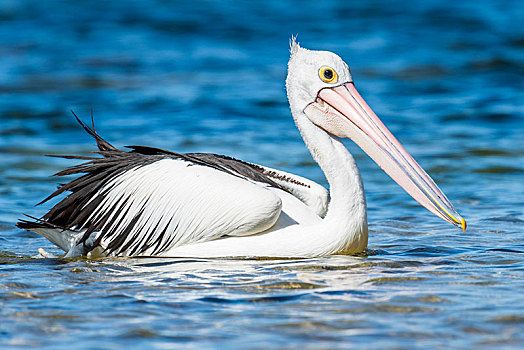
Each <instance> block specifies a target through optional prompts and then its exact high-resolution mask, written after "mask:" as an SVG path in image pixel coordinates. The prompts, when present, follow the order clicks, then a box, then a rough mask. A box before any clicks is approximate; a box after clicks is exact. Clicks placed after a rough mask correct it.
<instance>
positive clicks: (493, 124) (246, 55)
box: [0, 0, 524, 349]
mask: <svg viewBox="0 0 524 350" xmlns="http://www.w3.org/2000/svg"><path fill="white" fill-rule="evenodd" d="M523 20H524V6H523V5H522V2H521V1H505V2H499V1H495V0H493V1H470V2H460V1H437V0H435V1H431V0H426V1H419V2H416V1H408V2H406V1H361V2H355V1H353V2H336V1H323V2H302V1H300V2H299V1H286V2H284V1H265V2H260V3H253V2H248V1H245V2H229V1H222V2H165V1H134V2H128V1H112V2H97V3H96V5H94V4H92V3H85V2H83V1H67V2H65V1H46V2H41V1H14V0H13V1H8V0H4V1H2V2H1V3H0V123H1V125H0V134H1V136H0V154H1V162H0V308H1V321H0V346H1V347H2V348H28V347H41V348H48V349H62V348H70V347H71V345H72V344H74V347H75V348H86V349H88V348H97V349H104V348H120V347H123V346H132V347H135V348H146V347H147V348H165V347H193V348H202V347H220V348H224V347H226V348H227V347H231V348H245V347H255V348H264V347H266V348H267V347H271V348H274V347H283V348H286V347H287V348H299V347H304V348H345V349H346V348H351V347H357V346H358V347H360V348H369V349H375V348H397V349H399V348H435V347H437V348H449V347H451V348H464V349H466V348H472V347H476V348H477V347H479V348H486V349H488V348H495V347H496V348H497V349H499V348H520V347H522V346H524V336H523V332H522V329H523V324H524V300H523V298H522V291H523V290H524V289H523V287H524V244H523V235H524V233H523V227H524V225H523V220H524V216H523V213H522V209H523V198H524V181H523V180H524V166H523V164H524V138H523V137H522V134H523V131H524V123H523V119H524V118H523V117H524V26H522V24H521V23H522V21H523ZM296 33H299V40H300V41H301V43H302V44H303V45H304V46H305V47H309V48H315V49H328V50H333V51H336V52H337V53H339V54H340V55H341V56H342V57H343V58H345V59H346V60H347V61H349V63H350V66H351V68H352V71H353V76H354V79H355V81H356V84H357V86H358V88H359V90H360V92H361V94H362V95H363V96H364V97H365V98H366V100H367V101H368V103H369V104H370V105H371V106H372V107H373V109H374V110H375V111H376V112H377V114H378V115H379V116H381V118H382V119H383V120H384V122H385V123H386V124H387V125H388V126H389V128H390V129H391V130H392V131H393V133H394V134H396V136H397V137H398V138H399V139H400V141H401V142H402V143H403V144H404V145H405V147H406V148H407V149H408V150H409V151H410V152H411V153H412V154H413V155H414V156H415V158H416V159H417V160H418V161H419V162H420V163H421V164H422V166H423V167H424V168H425V169H426V170H427V171H428V172H429V173H430V174H431V175H432V176H433V177H434V178H435V180H436V181H437V183H439V185H440V186H441V188H442V189H443V190H444V192H445V193H447V194H448V196H449V198H450V199H451V200H452V202H453V203H454V204H455V206H456V207H457V208H458V210H459V212H460V213H461V214H462V215H463V216H464V217H465V218H466V219H467V222H468V225H469V226H468V230H467V231H466V232H465V233H462V232H460V230H458V229H456V228H455V227H453V226H452V225H450V224H448V223H446V222H444V221H442V220H440V219H438V218H436V217H434V216H433V215H431V214H430V213H429V212H427V211H426V210H425V209H423V208H422V207H420V206H419V205H418V204H417V203H416V202H415V201H414V200H412V199H411V198H410V197H409V196H408V195H407V194H405V193H404V192H403V190H402V189H400V187H398V186H397V185H396V184H395V183H394V182H393V181H391V180H390V179H389V178H388V177H387V176H386V175H385V174H383V173H382V172H381V171H380V170H379V169H378V167H377V166H376V165H375V164H374V163H373V162H372V161H370V160H369V159H368V158H367V157H366V156H365V155H363V153H362V152H361V151H360V150H359V149H358V148H356V147H355V146H354V145H352V144H351V143H349V142H348V146H349V147H350V149H351V151H352V152H353V153H354V154H355V156H356V158H357V161H358V164H359V166H360V169H361V172H362V176H363V179H364V183H365V187H366V193H367V200H368V209H369V213H368V214H369V222H370V242H369V249H370V251H369V253H368V254H366V255H361V256H331V257H326V258H319V259H307V260H191V259H107V260H97V261H87V260H73V261H69V260H61V259H36V258H32V256H35V255H36V254H37V251H38V248H40V247H43V248H45V249H46V250H47V251H50V252H53V253H56V254H58V253H59V250H57V249H56V248H54V247H53V246H52V245H51V244H50V243H49V242H47V241H46V240H45V239H43V238H41V237H39V236H37V235H35V234H31V233H28V232H24V231H21V230H19V229H17V228H15V226H14V224H15V223H16V221H17V219H18V218H21V217H22V213H26V214H29V215H33V216H40V215H42V214H43V213H44V212H45V210H46V209H47V208H49V205H50V204H49V205H47V204H46V205H43V206H41V207H34V204H35V203H37V202H39V201H40V200H41V199H43V198H44V197H45V196H47V194H48V193H49V192H50V191H52V190H53V189H54V188H55V186H56V184H57V183H58V182H59V181H60V180H58V179H57V178H52V177H50V176H49V175H50V174H52V173H54V172H57V171H59V170H60V169H62V168H63V167H65V166H68V165H71V164H72V163H74V162H71V161H67V160H61V159H55V158H45V157H42V155H43V154H50V153H51V154H53V153H54V154H57V153H69V154H89V152H90V151H92V150H94V145H93V141H92V140H91V139H90V138H89V137H88V136H87V135H85V134H84V133H83V131H82V130H81V129H80V127H78V125H76V124H75V121H74V119H73V118H72V116H71V114H70V112H69V110H70V109H74V110H75V111H76V112H77V113H78V114H79V115H80V116H81V117H82V118H84V119H87V118H88V116H89V110H90V108H91V106H92V107H93V108H94V111H95V117H96V123H97V128H98V130H99V132H100V133H101V134H102V135H103V136H104V137H106V138H107V139H108V140H109V141H111V142H112V143H114V144H115V145H117V146H120V147H122V146H124V145H129V144H145V145H151V146H155V147H161V148H168V149H172V150H177V151H182V152H214V153H223V154H228V155H232V156H235V157H238V158H240V159H245V160H248V161H252V162H256V163H262V164H265V165H268V166H270V167H275V168H281V169H285V170H287V171H291V172H295V173H298V174H301V175H303V176H306V177H308V178H311V179H313V180H315V181H319V182H321V183H323V184H324V185H325V180H324V178H323V176H322V173H321V172H320V169H318V167H317V166H316V165H315V164H314V162H313V161H312V159H311V157H310V155H309V153H308V151H307V149H306V148H305V147H304V145H303V143H302V141H301V139H300V136H299V134H298V132H297V131H296V129H295V128H294V125H293V122H292V119H291V117H290V114H289V110H288V106H287V101H286V98H285V91H284V79H285V74H286V63H287V59H288V39H289V36H290V35H291V34H296ZM51 204H52V203H51Z"/></svg>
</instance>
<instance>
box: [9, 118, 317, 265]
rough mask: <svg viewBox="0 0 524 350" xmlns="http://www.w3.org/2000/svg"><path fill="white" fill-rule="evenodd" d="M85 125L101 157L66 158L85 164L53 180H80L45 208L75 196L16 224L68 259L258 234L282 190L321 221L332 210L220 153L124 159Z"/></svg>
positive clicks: (284, 177)
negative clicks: (38, 216)
mask: <svg viewBox="0 0 524 350" xmlns="http://www.w3.org/2000/svg"><path fill="white" fill-rule="evenodd" d="M79 122H80V121H79ZM80 123H81V124H82V126H83V127H84V129H86V131H87V132H88V133H90V134H91V135H92V136H93V137H95V139H96V141H97V144H98V147H99V150H100V151H99V152H97V153H98V154H100V155H101V156H102V157H74V156H66V157H67V158H80V159H86V158H87V160H88V161H87V162H85V163H83V164H80V165H77V166H73V167H71V168H68V169H66V170H64V171H61V172H59V173H57V174H56V175H58V176H62V175H72V174H83V175H82V176H80V177H78V178H76V179H74V180H72V181H71V182H69V183H67V184H64V185H62V186H60V187H59V189H58V190H57V191H55V192H54V193H53V194H51V195H50V196H49V197H48V198H46V199H45V200H44V201H43V202H45V201H47V200H49V199H51V198H53V197H55V196H57V195H60V194H62V193H64V192H66V191H67V192H71V193H70V194H69V195H68V196H67V197H65V198H64V199H63V200H62V201H60V202H59V203H58V204H56V205H55V206H54V207H53V208H52V209H51V210H50V211H49V212H48V213H46V214H45V215H44V216H43V217H42V218H41V219H39V220H37V221H35V222H31V221H25V220H21V221H20V222H19V224H18V226H19V227H21V228H24V229H28V230H32V231H35V232H38V233H41V234H42V235H44V236H46V237H47V238H49V239H50V240H51V241H52V242H53V243H55V244H57V245H59V246H60V247H61V248H62V249H64V250H66V251H69V253H70V255H78V254H86V253H88V252H89V251H91V250H93V249H95V248H101V249H102V250H103V252H104V254H105V255H125V256H133V255H159V254H161V253H162V252H166V251H168V250H170V249H172V248H174V247H177V246H181V245H185V244H191V243H197V242H204V241H209V240H214V239H218V238H223V237H227V236H242V235H252V234H256V233H260V232H263V231H265V230H267V229H269V228H271V227H272V226H273V225H274V224H275V222H276V221H277V220H278V218H279V216H280V213H281V210H282V199H281V198H280V196H279V195H278V191H285V192H287V193H290V194H292V195H294V196H296V197H297V198H298V199H300V200H302V201H303V202H304V203H306V206H307V205H309V204H310V203H307V202H308V200H309V201H310V202H311V203H313V204H312V205H311V206H312V210H313V211H314V212H317V213H319V215H321V214H322V210H324V209H322V205H324V207H325V205H327V204H326V203H327V193H326V191H325V189H324V190H322V189H323V187H321V186H319V185H317V184H315V183H313V182H311V181H309V180H306V179H302V178H298V177H297V178H293V177H292V175H291V174H286V173H283V172H278V171H276V170H273V169H268V168H264V167H261V166H258V165H255V164H250V163H246V162H243V161H240V160H236V159H233V158H230V157H226V156H220V155H215V154H207V153H188V154H180V153H174V152H170V151H165V150H161V149H157V148H151V147H143V146H130V148H131V149H132V151H130V152H124V151H121V150H118V149H116V148H115V147H113V146H112V145H111V144H109V143H108V142H107V141H105V140H103V139H102V138H101V137H100V136H99V135H98V134H97V133H96V131H95V130H94V129H91V128H89V127H88V126H86V125H85V124H83V123H82V122H80ZM305 181H307V182H308V183H305ZM312 186H313V187H312ZM311 188H313V192H314V193H315V194H314V195H309V197H311V198H313V197H316V196H317V193H318V194H319V198H320V197H323V198H320V199H316V200H311V198H309V197H308V196H307V195H305V194H304V193H310V192H311ZM297 194H298V195H297ZM301 196H302V198H301ZM322 202H323V203H324V204H320V205H318V203H322ZM71 253H73V254H71Z"/></svg>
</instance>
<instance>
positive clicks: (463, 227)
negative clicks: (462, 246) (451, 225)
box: [460, 218, 467, 232]
mask: <svg viewBox="0 0 524 350" xmlns="http://www.w3.org/2000/svg"><path fill="white" fill-rule="evenodd" d="M466 227H467V225H466V220H464V219H463V218H460V228H462V232H465V231H466Z"/></svg>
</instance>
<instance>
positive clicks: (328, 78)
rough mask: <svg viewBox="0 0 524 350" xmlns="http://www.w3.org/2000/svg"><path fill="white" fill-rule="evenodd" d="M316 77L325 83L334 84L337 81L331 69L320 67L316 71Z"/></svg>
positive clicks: (335, 73) (335, 74) (336, 76)
mask: <svg viewBox="0 0 524 350" xmlns="http://www.w3.org/2000/svg"><path fill="white" fill-rule="evenodd" d="M318 76H319V77H320V79H322V81H324V82H326V83H336V82H337V80H338V75H337V72H335V70H334V69H333V68H331V67H327V66H324V67H321V68H320V69H319V70H318Z"/></svg>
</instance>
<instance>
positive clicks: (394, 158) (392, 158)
mask: <svg viewBox="0 0 524 350" xmlns="http://www.w3.org/2000/svg"><path fill="white" fill-rule="evenodd" d="M304 113H306V115H308V117H309V118H310V119H311V120H312V121H313V123H315V124H316V125H317V126H319V127H321V128H323V129H324V130H326V131H328V132H329V133H331V134H334V135H336V136H339V137H348V138H350V139H352V140H353V141H354V142H355V143H356V144H357V145H358V146H359V147H360V148H362V149H363V150H364V152H366V153H367V154H368V155H369V156H370V157H371V158H372V159H373V160H374V161H375V162H376V163H377V164H378V165H379V166H380V167H381V168H382V170H384V171H385V172H386V173H387V174H388V175H389V176H390V177H391V178H392V179H393V180H394V181H395V182H396V183H398V184H399V185H400V186H401V187H402V188H403V189H404V190H405V191H406V192H407V193H409V194H410V195H411V197H413V198H414V199H415V200H416V201H417V202H419V203H420V204H421V205H422V206H424V207H425V208H426V209H428V210H429V211H430V212H432V213H433V214H435V215H437V216H438V217H440V218H442V219H444V220H446V221H449V222H451V223H452V224H454V225H455V226H458V227H460V228H462V230H464V231H465V230H466V221H465V220H464V219H463V218H462V217H461V216H460V215H459V213H458V212H457V210H456V209H455V208H454V207H453V205H452V204H451V203H450V201H449V200H448V199H447V198H446V195H444V193H443V192H442V191H441V190H440V188H438V186H437V185H436V184H435V182H434V181H433V179H431V177H430V176H429V175H428V174H427V173H426V172H425V171H424V169H422V167H421V166H420V165H419V164H418V163H417V162H416V161H415V159H413V157H412V156H411V155H410V154H409V153H408V152H407V151H406V150H405V149H404V147H402V145H401V144H400V143H399V142H398V140H397V139H396V138H395V136H393V134H391V132H390V131H389V130H388V129H387V128H386V126H385V125H384V124H383V123H382V122H381V121H380V119H379V118H378V117H377V115H376V114H375V113H374V112H373V111H372V110H371V108H370V107H369V106H368V105H367V103H366V102H365V101H364V99H363V98H362V97H361V96H360V94H359V93H358V91H357V90H356V89H355V85H354V84H353V83H352V82H348V83H345V84H342V85H339V86H336V87H334V88H324V89H322V90H320V91H319V93H318V96H317V99H316V101H315V102H313V103H310V104H309V105H308V106H307V107H306V108H305V109H304Z"/></svg>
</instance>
